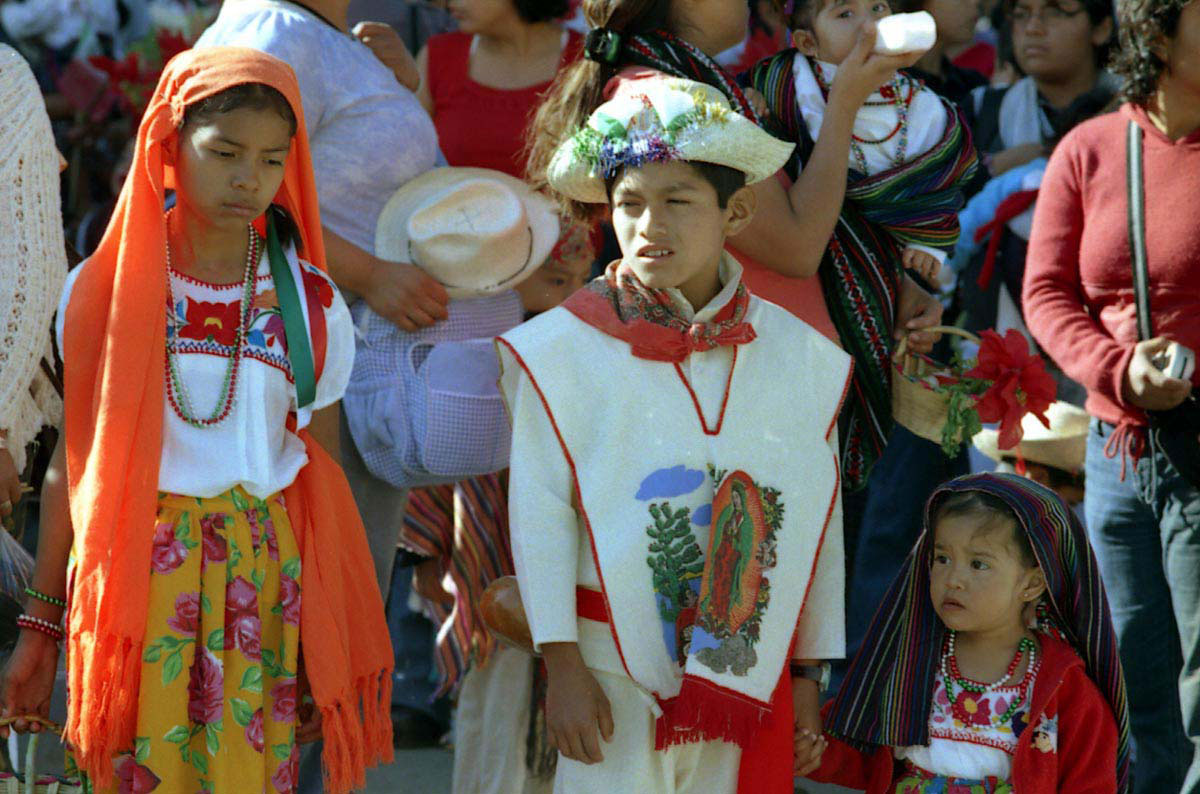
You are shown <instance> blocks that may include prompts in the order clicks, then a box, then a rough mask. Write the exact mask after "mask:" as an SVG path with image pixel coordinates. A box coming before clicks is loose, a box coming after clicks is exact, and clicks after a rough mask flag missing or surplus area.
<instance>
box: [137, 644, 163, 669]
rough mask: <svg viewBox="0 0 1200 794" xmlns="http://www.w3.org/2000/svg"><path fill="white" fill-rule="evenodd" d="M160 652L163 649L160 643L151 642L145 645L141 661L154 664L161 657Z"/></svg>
mask: <svg viewBox="0 0 1200 794" xmlns="http://www.w3.org/2000/svg"><path fill="white" fill-rule="evenodd" d="M162 652H163V649H162V646H161V645H159V644H158V643H157V642H155V643H151V644H150V645H148V646H146V651H145V653H143V654H142V661H143V662H148V663H150V664H155V663H156V662H158V660H159V659H161V658H162Z"/></svg>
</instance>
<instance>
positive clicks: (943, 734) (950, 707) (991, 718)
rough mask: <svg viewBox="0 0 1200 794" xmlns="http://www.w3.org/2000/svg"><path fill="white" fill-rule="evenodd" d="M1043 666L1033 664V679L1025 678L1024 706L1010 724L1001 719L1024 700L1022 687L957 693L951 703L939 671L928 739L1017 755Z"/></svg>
mask: <svg viewBox="0 0 1200 794" xmlns="http://www.w3.org/2000/svg"><path fill="white" fill-rule="evenodd" d="M1040 666H1041V662H1040V661H1038V662H1035V663H1034V669H1033V675H1030V676H1026V681H1025V682H1024V683H1025V685H1026V686H1027V687H1028V691H1026V692H1025V695H1024V698H1023V699H1022V703H1021V705H1019V706H1018V707H1017V710H1016V711H1015V712H1014V713H1013V714H1012V716H1011V717H1009V719H1008V721H1007V722H1003V721H1002V720H1001V718H1002V717H1003V716H1004V714H1005V712H1007V711H1008V710H1009V708H1010V706H1012V703H1013V700H1014V698H1017V697H1021V689H1020V685H1016V686H1008V687H993V688H991V689H989V690H988V691H986V692H983V693H976V692H970V691H967V690H962V691H956V694H955V698H954V701H953V702H951V701H950V698H949V697H948V696H947V694H946V683H945V679H944V678H943V676H942V672H941V671H940V670H939V671H938V672H937V676H936V678H935V679H934V690H933V708H932V709H930V713H929V735H930V736H931V737H937V738H939V739H951V740H954V741H960V742H970V743H971V744H980V745H984V746H987V747H995V748H997V749H1000V750H1004V751H1005V752H1007V753H1009V754H1010V755H1012V754H1014V753H1016V751H1017V739H1018V738H1019V737H1020V735H1021V731H1023V730H1024V728H1025V725H1026V722H1027V720H1028V715H1029V705H1028V704H1029V702H1030V698H1031V695H1032V691H1033V685H1034V681H1035V680H1036V679H1037V672H1038V669H1039V668H1040Z"/></svg>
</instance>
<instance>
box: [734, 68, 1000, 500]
mask: <svg viewBox="0 0 1200 794" xmlns="http://www.w3.org/2000/svg"><path fill="white" fill-rule="evenodd" d="M795 55H796V51H795V50H785V51H784V52H782V53H779V54H778V55H775V56H773V57H771V58H768V59H767V60H765V61H762V62H761V63H760V64H759V65H758V66H756V67H755V68H754V71H753V72H752V73H751V85H752V86H753V87H754V88H755V89H756V90H757V91H759V92H760V93H761V94H762V95H763V96H764V97H766V100H767V106H768V107H769V108H770V110H771V118H772V121H773V123H774V124H775V125H776V127H777V129H775V130H773V132H774V133H775V134H776V135H779V136H780V137H783V138H785V139H787V140H790V141H796V142H797V144H798V145H797V147H796V155H795V158H796V159H794V160H793V161H792V162H791V163H790V164H789V171H790V173H791V176H792V177H793V178H795V177H796V176H797V175H798V174H799V172H800V170H801V168H802V167H803V164H804V163H805V162H806V161H807V159H808V157H809V156H811V154H812V149H813V145H814V144H813V141H812V139H811V138H810V136H809V133H808V128H807V127H806V126H805V124H804V122H803V120H802V119H801V118H800V114H799V110H798V108H797V107H796V89H795V81H794V79H793V75H792V64H793V61H794V59H795ZM947 107H948V108H951V109H953V106H950V105H947ZM976 164H977V158H976V153H975V148H974V146H972V144H971V138H970V133H969V131H968V130H967V127H966V125H965V124H964V123H963V122H962V119H961V118H960V116H959V114H958V112H957V111H954V112H952V113H950V123H949V124H947V126H946V132H945V134H944V135H943V136H942V140H941V141H940V142H939V143H938V145H937V146H935V147H934V148H933V149H931V150H930V151H929V152H927V153H925V154H924V155H922V156H921V157H919V158H917V159H916V160H914V161H912V162H911V163H907V164H905V165H904V166H902V167H900V168H894V169H891V170H888V171H885V172H883V173H880V174H876V175H874V176H865V175H862V174H857V173H855V172H853V171H852V172H851V173H850V184H849V185H848V187H847V190H846V201H845V203H844V204H843V207H842V213H841V216H840V217H839V219H838V223H837V226H836V227H835V228H834V232H833V238H832V239H831V241H830V244H829V248H828V250H827V251H826V254H825V259H824V260H823V261H822V263H821V267H820V270H819V271H818V275H819V276H820V279H821V286H822V289H823V291H824V294H825V303H826V305H827V307H828V309H829V315H830V319H831V320H832V321H833V324H834V327H835V328H837V330H838V336H839V337H840V338H841V342H842V346H843V347H844V348H845V349H846V351H847V352H848V353H850V355H852V356H853V357H854V382H853V387H852V389H851V393H850V394H849V395H848V399H847V401H846V407H845V408H844V409H843V411H842V418H841V426H840V440H841V444H842V471H843V475H844V482H845V487H846V488H847V489H849V490H857V489H859V488H862V487H863V486H865V485H866V482H867V477H868V475H870V473H871V466H872V465H874V463H875V461H876V460H878V459H879V456H880V455H881V454H882V452H883V447H884V445H885V444H886V443H887V438H888V436H889V435H890V434H891V432H892V398H891V366H890V362H891V357H892V352H893V345H894V340H893V337H892V335H893V333H894V331H895V325H896V304H897V299H898V296H899V292H900V284H901V282H902V279H903V277H904V270H903V265H902V262H901V254H902V252H903V249H904V248H905V246H907V245H912V244H919V245H926V246H929V247H934V248H941V249H945V250H947V251H948V252H952V251H953V249H954V244H955V242H957V240H958V210H959V209H961V208H962V205H963V193H962V188H963V187H964V185H965V184H966V182H967V181H968V180H969V179H970V178H971V176H972V174H974V172H975V168H976Z"/></svg>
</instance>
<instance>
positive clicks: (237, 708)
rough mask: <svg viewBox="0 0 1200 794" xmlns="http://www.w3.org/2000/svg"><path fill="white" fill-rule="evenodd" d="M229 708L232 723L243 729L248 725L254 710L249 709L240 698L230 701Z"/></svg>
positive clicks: (248, 705)
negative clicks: (231, 712) (231, 713)
mask: <svg viewBox="0 0 1200 794" xmlns="http://www.w3.org/2000/svg"><path fill="white" fill-rule="evenodd" d="M229 707H230V709H231V710H232V711H233V721H234V722H236V723H237V724H238V725H241V726H242V727H243V728H245V727H246V726H247V725H249V724H250V720H252V719H254V709H252V708H250V704H249V703H247V702H246V701H244V700H242V699H241V698H233V699H231V700H230V701H229Z"/></svg>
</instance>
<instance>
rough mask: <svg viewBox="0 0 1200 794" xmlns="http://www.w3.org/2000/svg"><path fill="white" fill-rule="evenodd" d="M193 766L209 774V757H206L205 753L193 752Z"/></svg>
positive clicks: (201, 772)
mask: <svg viewBox="0 0 1200 794" xmlns="http://www.w3.org/2000/svg"><path fill="white" fill-rule="evenodd" d="M192 766H194V767H196V770H197V771H198V772H199V773H200V774H202V775H207V774H208V759H207V758H205V757H204V753H192Z"/></svg>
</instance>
